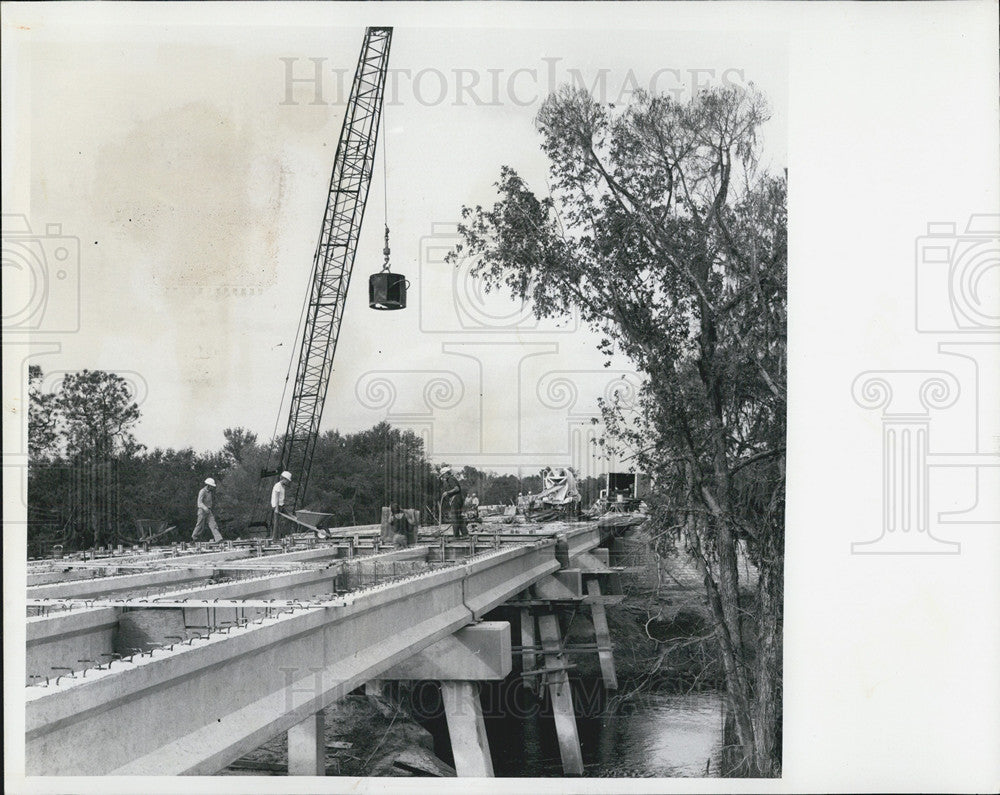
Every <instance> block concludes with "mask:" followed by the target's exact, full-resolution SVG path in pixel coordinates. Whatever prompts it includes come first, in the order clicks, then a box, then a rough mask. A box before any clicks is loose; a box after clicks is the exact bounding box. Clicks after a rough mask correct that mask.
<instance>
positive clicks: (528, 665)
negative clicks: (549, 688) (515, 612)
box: [521, 607, 540, 692]
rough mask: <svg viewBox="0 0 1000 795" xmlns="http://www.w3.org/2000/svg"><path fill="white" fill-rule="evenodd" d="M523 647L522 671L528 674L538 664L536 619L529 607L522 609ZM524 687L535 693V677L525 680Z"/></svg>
mask: <svg viewBox="0 0 1000 795" xmlns="http://www.w3.org/2000/svg"><path fill="white" fill-rule="evenodd" d="M521 646H523V647H524V651H523V652H522V656H521V671H522V672H527V671H533V670H535V665H536V662H537V660H536V655H535V652H534V646H535V617H534V616H533V615H532V613H531V609H530V608H527V607H522V608H521ZM524 686H525V687H526V688H527V689H528V690H530V691H532V692H535V691H536V687H535V679H534V677H532V678H527V679H525V680H524ZM539 692H540V691H539Z"/></svg>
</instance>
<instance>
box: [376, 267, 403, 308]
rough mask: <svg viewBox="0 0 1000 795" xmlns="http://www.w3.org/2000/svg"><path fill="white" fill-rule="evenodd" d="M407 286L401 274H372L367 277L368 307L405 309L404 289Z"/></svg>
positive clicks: (387, 272) (386, 272) (383, 272)
mask: <svg viewBox="0 0 1000 795" xmlns="http://www.w3.org/2000/svg"><path fill="white" fill-rule="evenodd" d="M409 284H410V283H409V282H408V281H406V277H405V276H404V275H403V274H401V273H390V272H389V271H380V272H379V273H373V274H372V275H371V276H369V277H368V306H370V307H371V308H372V309H406V288H407V287H409Z"/></svg>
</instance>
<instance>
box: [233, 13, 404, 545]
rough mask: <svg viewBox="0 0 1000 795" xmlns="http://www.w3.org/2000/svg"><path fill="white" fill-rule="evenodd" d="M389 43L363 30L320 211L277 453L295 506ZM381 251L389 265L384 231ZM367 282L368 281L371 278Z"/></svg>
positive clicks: (349, 260)
mask: <svg viewBox="0 0 1000 795" xmlns="http://www.w3.org/2000/svg"><path fill="white" fill-rule="evenodd" d="M391 42H392V28H391V27H369V28H367V30H366V31H365V38H364V42H363V44H362V46H361V55H360V57H359V59H358V66H357V69H356V70H355V73H354V82H353V83H352V85H351V94H350V98H349V99H348V102H347V108H346V111H345V113H344V121H343V126H342V127H341V130H340V139H339V141H338V143H337V153H336V155H335V157H334V162H333V173H332V175H331V177H330V189H329V193H328V196H327V201H326V212H325V213H324V215H323V226H322V229H321V231H320V235H319V242H318V243H317V245H316V253H315V254H314V256H313V267H312V286H311V288H310V292H309V297H308V304H307V306H306V307H305V311H304V316H305V322H304V324H303V326H302V340H301V343H300V347H299V357H298V366H297V368H296V371H295V382H294V386H293V390H292V398H291V403H290V405H289V411H288V423H287V426H286V429H285V435H284V441H283V443H282V448H281V457H280V467H279V470H281V469H287V470H289V471H291V472H292V473H294V477H293V480H292V485H291V486H290V487H289V490H288V494H287V499H288V505H290V506H299V505H300V500H301V499H302V497H303V496H304V495H305V491H306V486H307V485H308V483H309V470H310V468H311V465H312V458H313V452H314V451H315V448H316V439H317V437H318V435H319V423H320V418H321V417H322V414H323V404H324V402H325V401H326V393H327V388H328V387H329V385H330V375H331V373H332V371H333V357H334V354H335V353H336V350H337V342H338V339H339V337H340V324H341V321H342V320H343V317H344V307H345V305H346V302H347V288H348V286H349V284H350V281H351V270H352V268H353V266H354V255H355V253H356V250H357V245H358V237H359V235H360V232H361V222H362V220H363V219H364V214H365V203H366V201H367V199H368V188H369V186H370V185H371V178H372V169H373V167H374V164H375V146H376V143H377V141H378V130H379V121H380V119H381V116H382V97H383V94H384V91H385V79H386V72H387V68H388V64H389V45H390V43H391ZM385 254H386V263H388V228H387V229H386V249H385ZM387 270H388V268H385V271H387ZM376 275H377V274H376ZM393 275H394V274H393ZM372 279H373V283H374V279H375V276H373V277H372ZM383 279H384V277H383ZM370 289H371V286H370ZM403 305H404V306H405V296H404V299H403ZM373 306H374V304H373ZM379 308H384V307H381V306H380V307H379ZM275 474H277V471H271V470H266V469H265V470H264V471H262V472H261V477H262V478H263V477H267V476H269V475H275ZM261 524H264V523H263V522H253V523H252V524H251V527H252V526H254V525H261Z"/></svg>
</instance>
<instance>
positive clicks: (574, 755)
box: [538, 612, 583, 776]
mask: <svg viewBox="0 0 1000 795" xmlns="http://www.w3.org/2000/svg"><path fill="white" fill-rule="evenodd" d="M538 631H539V633H540V634H541V636H542V649H543V652H544V654H545V670H546V672H547V673H546V676H547V678H548V681H549V696H550V698H551V699H552V715H553V718H554V719H555V724H556V738H557V739H558V741H559V756H560V757H562V765H563V773H565V774H566V775H567V776H582V775H583V754H582V752H581V750H580V735H579V733H578V732H577V728H576V712H575V711H574V709H573V693H572V691H571V690H570V685H569V675H568V674H567V673H566V668H567V666H566V656H565V655H564V654H563V652H562V651H561V650H560V645H561V639H560V636H559V616H558V614H556V613H554V612H553V613H545V614H544V615H540V616H538Z"/></svg>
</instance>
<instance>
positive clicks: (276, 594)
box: [25, 547, 427, 683]
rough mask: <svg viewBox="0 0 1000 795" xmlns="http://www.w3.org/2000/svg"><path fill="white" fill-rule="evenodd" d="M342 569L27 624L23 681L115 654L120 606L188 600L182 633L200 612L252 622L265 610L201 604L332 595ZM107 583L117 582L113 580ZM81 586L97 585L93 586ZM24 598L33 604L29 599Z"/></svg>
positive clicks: (406, 553) (420, 552) (175, 594)
mask: <svg viewBox="0 0 1000 795" xmlns="http://www.w3.org/2000/svg"><path fill="white" fill-rule="evenodd" d="M292 554H296V553H292ZM426 554H427V547H408V548H407V549H400V550H395V551H393V552H385V553H382V554H379V555H372V556H368V557H364V558H356V559H355V561H354V562H355V563H357V562H370V563H375V562H379V563H382V562H392V561H400V560H413V559H419V558H422V557H425V556H426ZM275 557H278V556H275ZM281 557H285V556H281ZM344 565H347V561H340V560H338V561H331V566H330V567H329V568H326V569H314V570H308V571H298V572H293V573H290V574H277V575H263V576H260V577H253V578H248V579H245V580H238V581H236V582H229V583H219V584H217V585H206V586H201V587H194V588H188V589H184V590H176V591H171V592H169V593H165V594H159V595H157V596H156V597H153V598H152V599H151V600H149V601H148V602H145V603H143V602H141V601H139V600H128V601H127V602H123V603H122V604H121V605H120V606H119V605H115V604H114V603H113V602H109V601H108V600H102V604H101V605H100V606H94V607H91V608H88V609H85V610H72V611H69V612H66V613H56V614H53V615H49V616H42V617H36V618H29V619H28V622H27V649H26V654H27V662H26V666H25V675H26V676H27V677H30V676H32V675H42V676H45V675H48V674H49V673H50V671H51V669H52V668H53V667H56V666H61V667H65V668H71V669H72V670H74V671H78V670H83V669H84V668H85V667H88V666H85V665H83V664H80V663H79V661H80V660H83V659H92V660H97V661H103V659H102V655H110V654H111V653H113V652H114V651H115V648H114V635H115V627H116V625H117V623H118V618H119V614H120V612H121V610H122V609H124V608H125V607H126V606H128V607H131V608H141V609H168V608H167V607H166V606H165V605H164V606H162V608H158V607H157V602H168V601H171V600H172V601H174V602H181V601H183V600H188V601H189V604H188V605H182V606H181V608H182V609H183V610H184V624H185V625H186V626H188V627H196V628H197V627H201V626H203V625H204V620H205V618H206V613H205V611H206V609H211V610H212V611H213V617H214V618H215V620H216V621H219V622H221V621H227V620H230V619H231V620H232V621H233V622H234V623H235V621H236V619H237V617H238V616H239V617H242V618H247V619H253V618H257V617H259V616H261V615H264V614H265V612H266V609H267V606H264V605H260V604H251V605H246V606H243V605H241V606H234V605H232V604H231V603H230V604H226V603H225V602H223V603H222V604H219V605H214V604H213V605H211V607H210V608H209V606H208V605H207V604H204V603H207V602H211V601H212V600H239V599H247V600H250V599H254V598H257V599H258V600H261V599H265V598H267V597H270V598H275V599H293V598H306V597H310V596H313V595H316V594H317V593H323V592H330V591H332V590H333V583H334V580H335V578H336V576H337V574H338V572H339V571H340V568H341V567H342V566H344ZM112 579H114V580H118V579H119V578H112ZM87 582H93V583H97V582H99V581H98V580H91V581H87ZM117 591H119V589H113V590H111V591H110V593H115V592H117ZM29 597H30V598H32V599H34V598H35V597H34V594H33V593H32V594H30V595H29ZM198 600H200V601H201V602H202V603H203V604H202V605H201V606H195V605H194V604H190V603H191V602H196V601H198ZM53 606H55V605H53ZM109 609H112V611H113V612H112V614H110V615H113V619H109V614H108V612H107V611H108V610H109ZM230 613H231V615H230ZM32 681H34V680H30V679H29V680H28V682H29V683H31V682H32Z"/></svg>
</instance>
